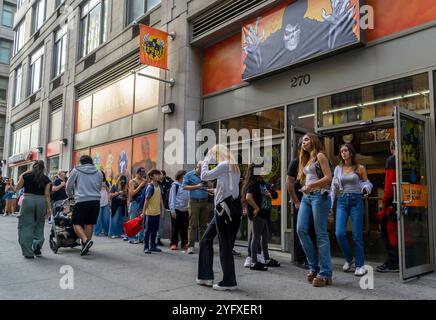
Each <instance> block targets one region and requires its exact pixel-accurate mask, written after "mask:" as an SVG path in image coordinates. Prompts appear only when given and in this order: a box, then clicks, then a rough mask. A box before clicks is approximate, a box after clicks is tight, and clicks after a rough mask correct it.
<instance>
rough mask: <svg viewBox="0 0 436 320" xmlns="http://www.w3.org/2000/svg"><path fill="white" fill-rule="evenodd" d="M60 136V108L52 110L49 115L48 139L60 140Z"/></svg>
mask: <svg viewBox="0 0 436 320" xmlns="http://www.w3.org/2000/svg"><path fill="white" fill-rule="evenodd" d="M61 136H62V109H59V110H56V111H55V112H52V114H51V115H50V136H49V141H50V142H51V141H57V140H61Z"/></svg>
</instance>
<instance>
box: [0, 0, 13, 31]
mask: <svg viewBox="0 0 436 320" xmlns="http://www.w3.org/2000/svg"><path fill="white" fill-rule="evenodd" d="M14 14H15V7H14V6H11V5H10V4H6V3H5V4H4V5H3V14H2V24H3V25H4V26H6V27H9V28H12V27H13V25H14Z"/></svg>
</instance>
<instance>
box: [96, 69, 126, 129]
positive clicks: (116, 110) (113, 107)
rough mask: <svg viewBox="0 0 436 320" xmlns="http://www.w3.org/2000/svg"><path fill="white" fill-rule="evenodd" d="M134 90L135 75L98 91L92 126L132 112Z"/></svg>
mask: <svg viewBox="0 0 436 320" xmlns="http://www.w3.org/2000/svg"><path fill="white" fill-rule="evenodd" d="M133 91H134V76H133V75H131V76H129V77H127V78H124V79H122V80H120V81H118V82H116V83H114V84H112V85H110V86H109V87H107V88H104V89H102V90H100V91H97V92H96V93H95V94H94V103H93V107H92V127H93V128H94V127H97V126H99V125H102V124H104V123H107V122H110V121H113V120H115V119H120V118H123V117H125V116H128V115H130V114H132V113H133Z"/></svg>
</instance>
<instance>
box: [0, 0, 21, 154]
mask: <svg viewBox="0 0 436 320" xmlns="http://www.w3.org/2000/svg"><path fill="white" fill-rule="evenodd" d="M16 6H17V4H16V1H15V0H11V1H3V0H2V1H0V13H1V18H0V19H1V22H0V159H4V158H3V145H4V134H5V125H6V108H7V97H8V83H9V61H10V59H11V56H12V46H13V43H14V32H13V31H12V27H13V23H14V14H15V11H16Z"/></svg>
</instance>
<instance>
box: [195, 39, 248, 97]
mask: <svg viewBox="0 0 436 320" xmlns="http://www.w3.org/2000/svg"><path fill="white" fill-rule="evenodd" d="M241 55H242V47H241V34H240V33H239V34H236V35H234V36H233V37H230V38H228V39H226V40H224V41H222V42H220V43H218V44H216V45H213V46H211V47H209V48H206V49H205V50H204V60H203V95H207V94H209V93H213V92H216V91H219V90H223V89H226V88H229V87H231V86H233V85H237V84H240V83H242V63H241Z"/></svg>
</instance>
